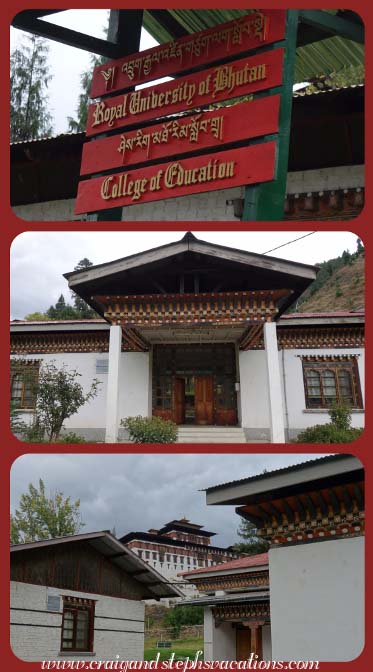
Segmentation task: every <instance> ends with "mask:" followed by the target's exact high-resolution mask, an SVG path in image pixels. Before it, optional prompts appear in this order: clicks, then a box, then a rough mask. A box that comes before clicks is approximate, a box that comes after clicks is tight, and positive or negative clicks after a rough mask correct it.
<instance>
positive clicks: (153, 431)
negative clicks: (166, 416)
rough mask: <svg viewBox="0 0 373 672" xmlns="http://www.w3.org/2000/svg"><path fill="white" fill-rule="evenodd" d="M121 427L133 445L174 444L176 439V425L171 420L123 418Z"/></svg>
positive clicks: (137, 417) (139, 417)
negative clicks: (125, 430) (126, 432)
mask: <svg viewBox="0 0 373 672" xmlns="http://www.w3.org/2000/svg"><path fill="white" fill-rule="evenodd" d="M120 424H121V427H124V428H125V429H127V431H128V433H129V438H130V440H131V441H133V442H134V443H175V441H176V439H177V425H175V423H174V422H171V420H163V418H157V417H153V418H143V417H142V416H141V415H137V416H136V417H129V418H124V419H123V420H121V422H120Z"/></svg>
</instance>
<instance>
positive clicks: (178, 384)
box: [174, 378, 185, 425]
mask: <svg viewBox="0 0 373 672" xmlns="http://www.w3.org/2000/svg"><path fill="white" fill-rule="evenodd" d="M174 418H175V422H176V424H177V425H182V424H183V422H185V380H184V378H175V380H174Z"/></svg>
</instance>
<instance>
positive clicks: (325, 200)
mask: <svg viewBox="0 0 373 672" xmlns="http://www.w3.org/2000/svg"><path fill="white" fill-rule="evenodd" d="M364 199H365V190H364V188H363V187H357V188H355V189H336V190H330V191H317V192H307V193H302V194H300V193H299V194H288V195H287V197H286V200H285V219H287V220H293V219H294V220H302V219H312V220H315V219H336V218H338V219H351V218H352V217H357V215H358V214H359V213H360V212H361V211H362V209H363V207H364Z"/></svg>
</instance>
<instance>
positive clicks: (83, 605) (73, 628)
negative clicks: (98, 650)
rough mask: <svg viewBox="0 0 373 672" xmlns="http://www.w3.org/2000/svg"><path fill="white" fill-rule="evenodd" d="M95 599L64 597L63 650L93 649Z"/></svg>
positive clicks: (88, 650)
mask: <svg viewBox="0 0 373 672" xmlns="http://www.w3.org/2000/svg"><path fill="white" fill-rule="evenodd" d="M94 616H95V601H94V600H87V599H84V598H77V599H74V598H66V597H64V599H63V617H62V636H61V651H87V652H90V651H93V626H94Z"/></svg>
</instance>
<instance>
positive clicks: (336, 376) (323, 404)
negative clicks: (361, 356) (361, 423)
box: [302, 356, 362, 408]
mask: <svg viewBox="0 0 373 672" xmlns="http://www.w3.org/2000/svg"><path fill="white" fill-rule="evenodd" d="M302 364H303V377H304V389H305V396H306V408H329V407H330V406H332V404H333V403H335V402H337V403H343V404H346V405H347V406H350V407H351V408H362V398H361V391H360V381H359V370H358V366H357V358H356V357H353V356H351V357H350V356H341V357H340V358H338V359H337V358H332V357H330V358H325V359H319V358H318V357H307V358H303V359H302Z"/></svg>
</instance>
